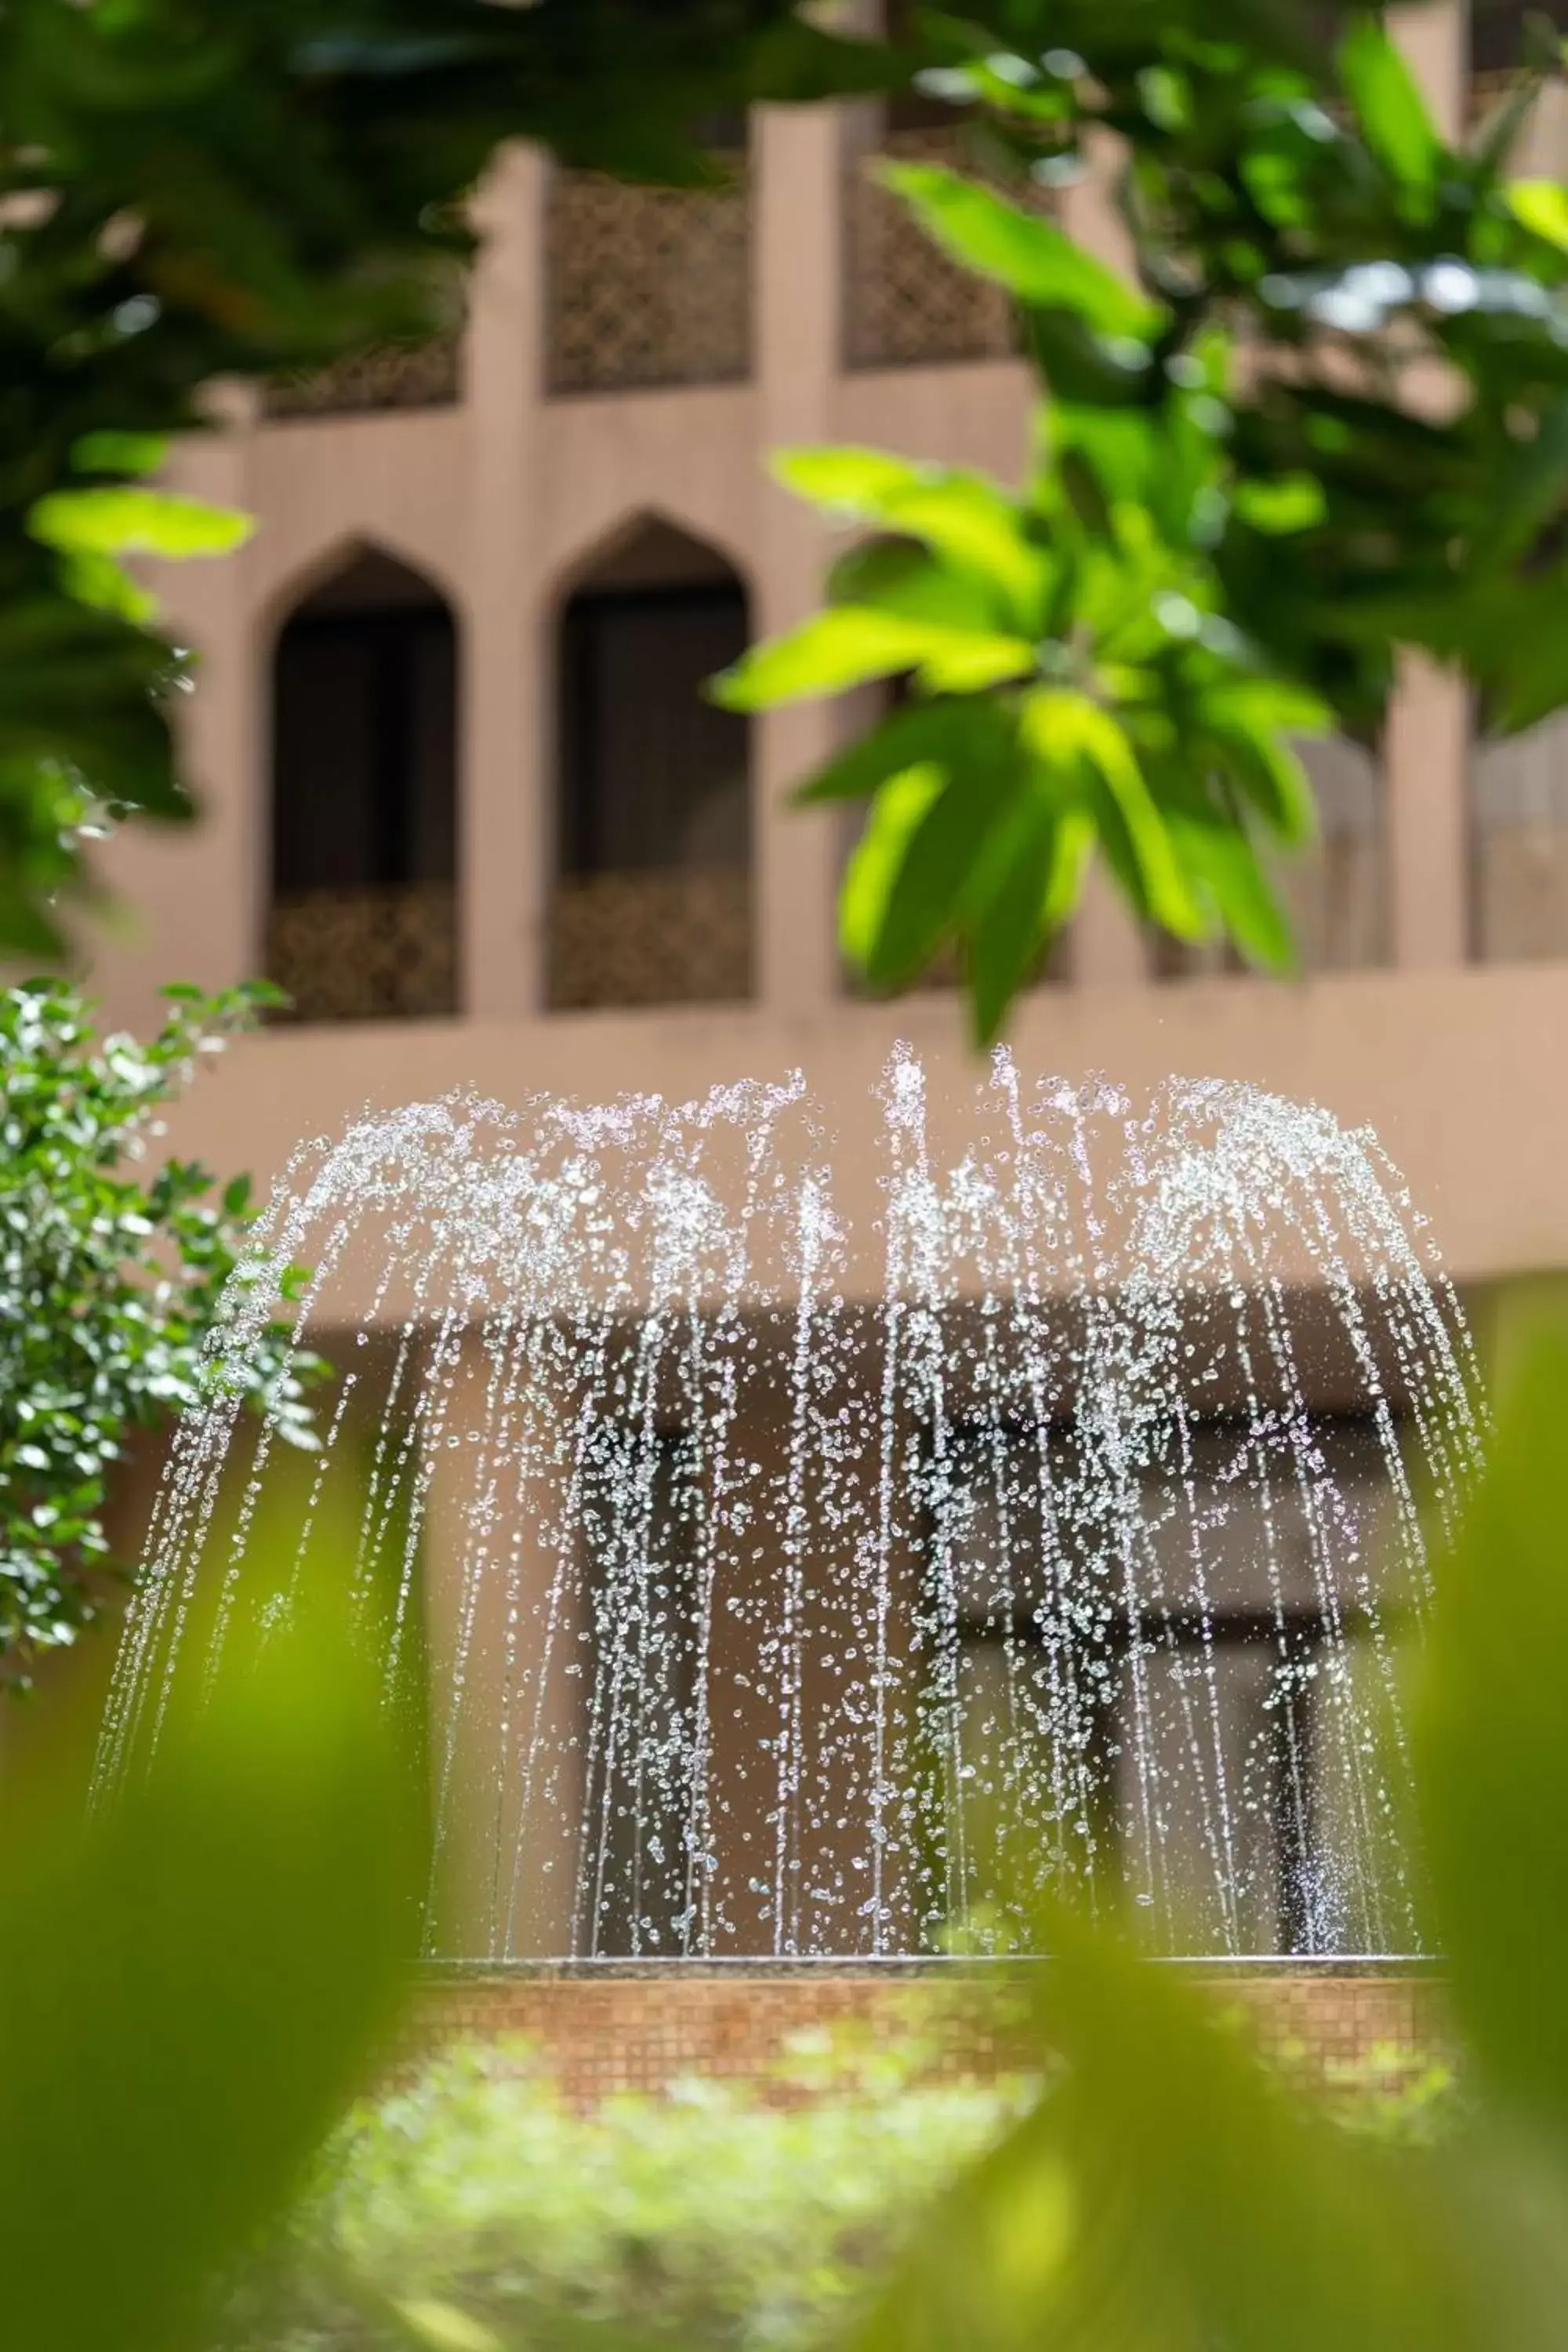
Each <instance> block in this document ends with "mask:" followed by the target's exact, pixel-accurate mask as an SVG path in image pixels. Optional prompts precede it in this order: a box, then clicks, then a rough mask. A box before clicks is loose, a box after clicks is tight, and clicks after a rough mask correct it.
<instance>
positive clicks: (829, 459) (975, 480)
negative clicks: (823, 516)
mask: <svg viewBox="0 0 1568 2352" xmlns="http://www.w3.org/2000/svg"><path fill="white" fill-rule="evenodd" d="M773 470H774V471H775V473H776V474H777V475H778V478H779V479H780V480H781V481H782V482H783V483H784V485H785V486H786V488H789V489H792V490H794V491H795V494H796V495H797V497H800V498H805V499H810V500H811V501H812V502H813V504H814V505H816V506H822V507H826V508H827V509H829V510H830V511H832V512H835V513H837V514H840V515H843V516H846V517H853V518H854V519H855V520H858V521H861V522H868V523H874V524H876V525H878V526H879V527H880V528H881V529H882V530H889V531H894V532H899V533H901V534H903V535H904V536H906V537H908V538H910V539H916V540H919V541H921V542H922V543H923V544H924V545H925V546H927V547H930V548H932V549H935V550H936V551H938V552H939V553H941V554H942V555H945V556H947V557H949V558H951V559H952V561H953V562H957V563H960V564H963V565H965V566H967V567H969V568H970V569H971V570H972V571H973V572H974V574H975V575H976V576H977V577H978V578H980V579H982V580H984V581H986V582H988V583H991V585H992V586H993V587H994V589H995V590H996V592H997V593H998V596H999V598H1000V600H1001V603H1000V606H999V609H998V610H997V611H996V612H995V613H994V614H993V615H992V622H993V625H995V624H996V623H998V622H999V623H1000V624H1001V625H1004V626H1016V627H1023V628H1029V627H1032V626H1033V625H1035V622H1036V619H1037V607H1038V602H1039V591H1040V582H1041V577H1042V572H1043V566H1044V558H1043V556H1042V555H1041V554H1040V552H1039V551H1037V549H1036V548H1034V547H1032V546H1031V545H1030V544H1029V543H1028V541H1027V540H1026V537H1025V536H1024V533H1023V531H1022V530H1021V529H1020V525H1019V515H1018V509H1017V508H1016V505H1015V503H1014V502H1013V501H1012V500H1011V499H1008V497H1007V496H1006V495H1005V492H1004V491H1003V490H1001V489H1000V488H998V486H997V485H996V484H995V483H994V482H992V481H988V480H987V479H986V478H985V477H984V475H980V474H973V473H966V472H963V471H961V470H958V469H955V468H952V467H938V466H916V465H910V464H907V463H905V462H903V461H902V460H900V459H899V458H895V457H884V456H882V455H881V454H880V453H879V452H878V451H875V450H868V449H854V448H831V449H797V450H788V451H785V452H784V454H783V455H782V456H780V457H777V458H775V459H774V461H773Z"/></svg>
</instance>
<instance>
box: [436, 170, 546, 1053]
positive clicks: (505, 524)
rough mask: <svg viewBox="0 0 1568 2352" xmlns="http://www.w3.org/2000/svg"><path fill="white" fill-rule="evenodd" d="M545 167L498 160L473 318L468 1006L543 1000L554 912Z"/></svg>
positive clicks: (485, 208)
mask: <svg viewBox="0 0 1568 2352" xmlns="http://www.w3.org/2000/svg"><path fill="white" fill-rule="evenodd" d="M546 169H547V167H546V163H545V160H544V158H543V157H542V154H540V153H539V152H537V151H536V150H533V149H531V148H521V147H519V148H513V149H511V150H510V151H509V152H507V153H506V154H505V155H503V156H502V158H501V159H500V163H499V164H498V165H497V168H496V170H495V171H494V173H492V175H491V177H490V179H489V183H488V184H487V185H486V187H485V189H484V192H483V194H482V195H481V197H480V199H479V206H478V212H479V221H478V226H479V233H480V235H481V236H483V237H484V239H485V248H484V252H483V255H482V257H481V258H480V261H479V267H478V268H477V270H476V271H475V274H474V278H473V283H472V293H471V301H470V308H469V316H468V346H467V357H466V365H467V383H466V403H467V409H468V445H469V450H470V453H471V454H470V467H471V471H470V480H469V497H470V499H471V502H472V503H471V509H470V520H469V530H470V541H469V546H470V556H469V563H468V604H467V607H466V610H465V612H464V614H463V631H464V638H463V677H464V687H465V691H464V695H463V699H462V715H463V733H462V746H461V776H462V792H461V807H460V824H459V850H458V857H459V873H460V891H461V908H462V923H461V929H462V942H463V1009H464V1011H465V1012H466V1013H468V1016H469V1017H470V1018H472V1019H476V1020H489V1021H501V1020H516V1019H519V1018H521V1017H523V1016H525V1015H526V1014H527V1013H531V1011H532V1010H533V1009H534V1007H535V1006H536V1004H537V1003H539V1000H540V996H541V993H542V990H541V967H542V954H541V942H542V936H543V924H544V918H545V915H546V912H547V894H548V876H549V865H548V859H549V846H550V844H549V827H548V823H547V811H548V799H547V794H546V791H545V785H546V782H547V774H546V766H547V760H548V748H547V747H548V728H547V725H546V714H545V681H546V665H545V658H544V655H545V646H544V629H543V620H542V614H541V613H540V611H539V573H538V566H537V561H536V554H535V548H536V534H535V531H534V528H533V506H534V485H535V480H536V469H537V448H538V441H539V434H540V426H541V423H542V417H541V410H542V401H543V384H544V368H543V348H542V347H543V319H544V301H543V254H544V236H543V227H544V195H545V184H546Z"/></svg>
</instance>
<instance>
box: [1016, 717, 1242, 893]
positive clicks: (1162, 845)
mask: <svg viewBox="0 0 1568 2352" xmlns="http://www.w3.org/2000/svg"><path fill="white" fill-rule="evenodd" d="M1023 733H1024V737H1025V740H1026V743H1027V745H1028V747H1029V749H1030V751H1032V752H1033V753H1034V755H1035V757H1036V758H1037V759H1038V760H1039V761H1041V762H1042V763H1043V764H1045V765H1047V766H1051V765H1054V764H1057V763H1058V762H1069V763H1070V762H1071V761H1074V760H1082V761H1086V762H1087V763H1088V765H1089V767H1090V768H1092V769H1093V770H1094V771H1095V772H1096V773H1097V774H1098V775H1099V776H1100V779H1101V780H1102V782H1104V784H1105V786H1106V789H1107V790H1108V792H1109V793H1110V797H1111V799H1112V801H1113V802H1114V803H1115V805H1116V808H1117V811H1118V813H1119V814H1120V816H1121V822H1122V824H1124V825H1125V827H1126V830H1127V836H1128V840H1129V842H1130V844H1131V850H1132V855H1133V856H1134V857H1135V859H1136V860H1137V864H1138V867H1139V870H1140V873H1141V876H1142V884H1143V888H1144V891H1145V893H1146V896H1147V901H1148V907H1149V911H1150V913H1151V914H1152V917H1153V919H1154V920H1155V921H1156V922H1158V923H1162V924H1163V925H1164V927H1165V928H1166V929H1168V930H1172V931H1174V932H1175V933H1176V935H1177V937H1178V938H1181V939H1197V938H1201V937H1202V935H1203V929H1204V923H1203V917H1202V915H1201V914H1200V912H1199V910H1198V908H1197V907H1196V906H1195V904H1194V900H1193V897H1192V893H1191V891H1190V890H1189V889H1188V887H1187V885H1186V882H1185V880H1184V877H1183V875H1182V871H1181V868H1180V866H1179V865H1178V863H1177V860H1176V856H1175V853H1174V851H1173V847H1172V844H1171V837H1170V835H1169V833H1168V832H1167V830H1166V827H1165V823H1164V820H1163V817H1162V815H1161V814H1160V811H1159V809H1158V808H1157V807H1156V805H1155V803H1154V801H1153V799H1152V795H1151V793H1150V791H1149V787H1148V784H1147V782H1145V780H1144V776H1143V772H1142V769H1141V768H1140V766H1139V764H1138V760H1137V756H1136V754H1135V753H1134V751H1133V750H1132V746H1131V743H1130V742H1129V741H1128V740H1127V736H1126V734H1125V732H1124V731H1123V730H1122V729H1121V727H1120V726H1119V725H1118V723H1117V721H1116V720H1115V719H1114V718H1113V717H1112V716H1111V714H1110V711H1108V710H1107V709H1104V708H1103V706H1102V705H1101V704H1100V703H1097V702H1094V701H1092V700H1091V699H1090V698H1089V696H1088V695H1086V694H1079V693H1074V692H1071V691H1069V690H1068V689H1065V688H1052V687H1042V688H1037V690H1036V691H1035V692H1034V693H1033V694H1031V695H1030V696H1029V697H1028V699H1027V702H1026V707H1025V712H1024V718H1023Z"/></svg>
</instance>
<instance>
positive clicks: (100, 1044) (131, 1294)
mask: <svg viewBox="0 0 1568 2352" xmlns="http://www.w3.org/2000/svg"><path fill="white" fill-rule="evenodd" d="M273 993H274V992H271V991H269V990H268V989H266V988H264V987H261V986H259V985H258V986H253V987H247V988H237V989H228V990H226V991H224V992H222V993H221V994H219V995H216V996H205V995H204V994H203V993H202V992H201V991H200V990H199V989H195V988H184V987H181V988H171V989H168V990H166V991H165V994H166V995H167V997H168V998H169V1001H170V1010H169V1013H168V1017H167V1018H166V1020H165V1021H164V1023H163V1027H162V1028H161V1029H160V1030H159V1032H158V1034H157V1035H156V1036H155V1037H153V1038H152V1039H151V1040H150V1041H149V1042H148V1043H147V1044H145V1045H142V1044H139V1043H138V1042H137V1041H136V1040H135V1039H134V1038H132V1037H128V1036H110V1037H105V1038H103V1039H102V1040H101V1041H100V1039H99V1038H98V1037H97V1036H96V1035H95V1034H94V1031H93V1024H92V1013H91V1007H90V1006H89V1004H88V1003H87V1002H86V1001H85V1000H84V999H83V998H82V997H81V996H79V994H78V993H77V992H76V991H75V990H74V989H73V988H70V987H69V986H68V985H67V984H66V983H65V982H61V981H49V980H40V981H29V982H26V985H24V986H22V987H20V988H12V989H8V990H6V991H5V992H4V993H3V994H0V1096H3V1097H4V1110H3V1113H0V1680H4V1681H5V1682H8V1683H10V1684H12V1685H16V1684H25V1683H26V1681H27V1680H28V1678H29V1676H30V1674H31V1670H32V1666H33V1664H34V1661H35V1659H36V1657H37V1654H38V1653H39V1652H40V1651H46V1650H50V1649H58V1648H59V1647H61V1646H62V1645H64V1644H66V1643H70V1642H73V1641H74V1640H75V1639H76V1637H77V1635H78V1633H79V1632H80V1630H81V1628H82V1627H83V1626H85V1625H87V1624H89V1623H90V1622H91V1621H92V1619H93V1617H94V1616H95V1615H96V1614H97V1612H98V1610H99V1608H100V1602H101V1597H102V1592H103V1589H104V1582H105V1577H106V1574H108V1573H109V1572H110V1571H111V1570H113V1568H114V1567H115V1565H116V1563H115V1562H114V1561H113V1560H112V1559H111V1557H110V1543H109V1538H108V1535H107V1533H106V1530H105V1527H104V1512H105V1507H106V1503H107V1498H108V1486H109V1479H110V1473H111V1471H112V1468H113V1465H114V1464H115V1463H116V1462H117V1461H118V1460H119V1459H120V1457H121V1454H122V1453H123V1452H124V1448H125V1441H126V1438H127V1435H128V1433H129V1432H130V1431H131V1430H132V1429H133V1428H135V1427H137V1426H141V1427H154V1426H156V1425H158V1424H159V1423H164V1422H167V1421H169V1420H172V1419H173V1417H174V1415H175V1414H176V1413H179V1412H184V1410H185V1409H186V1408H188V1407H189V1406H192V1405H194V1404H196V1403H198V1402H201V1400H202V1398H203V1397H204V1396H205V1394H206V1393H207V1392H208V1383H209V1382H210V1380H211V1378H212V1370H211V1366H210V1363H209V1362H208V1361H207V1360H206V1358H205V1344H206V1341H207V1339H208V1338H209V1336H210V1334H211V1333H212V1332H213V1330H214V1329H215V1328H216V1326H217V1324H218V1323H219V1322H220V1321H221V1320H222V1319H223V1318H225V1317H226V1315H227V1314H228V1313H229V1312H231V1311H232V1308H233V1307H234V1304H235V1299H236V1293H235V1292H234V1291H232V1290H229V1291H228V1293H227V1297H226V1295H225V1294H226V1288H227V1286H228V1285H229V1280H230V1277H231V1276H233V1275H234V1274H235V1272H236V1269H237V1266H238V1265H239V1263H240V1260H241V1256H242V1254H243V1251H244V1248H245V1244H246V1239H247V1234H248V1233H249V1230H250V1225H251V1222H252V1213H251V1207H250V1180H249V1178H248V1177H246V1176H238V1177H236V1178H235V1179H234V1180H233V1181H231V1182H230V1183H229V1184H228V1185H227V1186H226V1189H225V1190H224V1192H222V1193H221V1194H220V1195H219V1196H218V1197H217V1198H216V1199H214V1198H213V1194H214V1192H215V1190H216V1181H217V1180H216V1178H215V1177H213V1176H212V1175H211V1174H210V1173H209V1172H208V1171H207V1170H206V1169H205V1168H202V1167H199V1166H198V1165H197V1164H196V1163H195V1161H193V1160H165V1161H164V1162H163V1165H162V1166H158V1165H156V1164H153V1165H151V1166H150V1165H148V1157H149V1151H150V1147H151V1146H152V1145H153V1143H154V1142H155V1140H156V1139H157V1137H158V1136H159V1135H160V1134H161V1133H162V1131H163V1129H162V1125H161V1114H162V1112H163V1109H164V1108H166V1106H167V1105H168V1104H169V1103H170V1102H172V1101H173V1100H174V1098H175V1097H177V1096H178V1095H179V1094H180V1093H181V1092H182V1091H183V1089H184V1087H185V1085H186V1084H187V1083H188V1082H189V1080H190V1078H191V1076H192V1075H193V1073H194V1071H195V1067H196V1066H197V1064H198V1062H199V1061H200V1060H201V1059H202V1058H203V1057H204V1056H205V1055H209V1054H211V1053H214V1052H216V1050H217V1049H218V1047H219V1046H220V1045H222V1043H223V1040H224V1039H225V1037H226V1036H227V1035H228V1034H232V1033H233V1032H234V1031H236V1030H240V1029H245V1028H247V1027H249V1026H250V1025H251V1024H253V1023H254V1021H255V1018H256V1016H257V1013H258V1009H259V1008H260V1006H261V1005H262V1004H263V1003H266V1002H268V1000H269V998H270V996H271V995H272V994H273ZM303 1279H304V1277H303V1276H300V1275H298V1274H296V1275H295V1276H292V1277H291V1278H290V1279H289V1281H288V1282H286V1284H285V1290H286V1292H287V1293H290V1294H292V1295H296V1296H297V1295H298V1290H299V1286H300V1283H301V1282H302V1281H303ZM324 1370H325V1367H324V1366H323V1365H322V1364H321V1362H320V1361H319V1360H318V1359H317V1358H316V1357H314V1356H310V1355H306V1354H304V1353H302V1352H300V1350H299V1349H295V1347H294V1346H293V1344H292V1335H291V1333H290V1331H289V1327H288V1326H287V1325H286V1324H283V1323H273V1324H269V1325H268V1327H267V1328H264V1329H263V1330H262V1331H261V1332H259V1334H258V1338H257V1342H256V1345H255V1347H254V1348H253V1349H251V1350H250V1351H249V1352H248V1354H247V1355H246V1356H245V1358H244V1359H243V1360H240V1361H237V1363H235V1364H234V1365H233V1366H231V1367H228V1368H227V1369H226V1377H230V1378H233V1379H236V1380H237V1381H238V1383H239V1385H240V1387H241V1388H242V1390H243V1391H244V1393H245V1394H246V1396H247V1399H248V1400H249V1401H250V1402H253V1403H254V1404H255V1405H256V1406H257V1407H258V1409H259V1410H260V1411H262V1412H265V1413H267V1414H268V1417H269V1418H270V1420H271V1421H272V1422H273V1423H274V1424H275V1425H276V1427H277V1429H278V1431H279V1434H280V1435H281V1436H283V1437H285V1438H288V1439H289V1440H290V1441H291V1442H292V1443H293V1444H297V1445H304V1446H310V1445H313V1444H315V1438H314V1434H313V1430H312V1418H311V1412H310V1405H309V1403H308V1402H306V1397H305V1390H306V1388H307V1386H308V1385H309V1384H310V1382H311V1381H314V1380H315V1379H317V1378H319V1377H320V1376H321V1373H322V1372H323V1371H324Z"/></svg>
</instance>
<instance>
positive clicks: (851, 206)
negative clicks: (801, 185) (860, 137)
mask: <svg viewBox="0 0 1568 2352" xmlns="http://www.w3.org/2000/svg"><path fill="white" fill-rule="evenodd" d="M889 156H890V157H894V158H896V159H897V160H898V161H899V162H900V163H947V164H951V165H952V166H953V167H954V168H956V169H958V170H961V171H968V172H969V173H972V174H973V172H974V169H975V165H974V158H973V154H972V153H971V152H970V148H969V142H968V139H967V136H966V133H965V131H964V128H963V123H962V122H952V123H932V124H929V125H926V126H924V127H922V128H921V129H920V130H912V131H889V133H888V135H887V136H886V138H884V140H883V141H882V142H881V147H880V150H879V154H878V155H876V156H868V155H859V156H857V157H856V158H855V161H854V163H853V166H852V168H851V171H850V174H849V186H848V189H847V199H846V206H845V227H846V236H847V252H846V255H845V295H844V299H845V315H844V356H845V361H846V363H847V365H848V366H849V367H851V368H884V367H886V368H892V367H921V366H930V365H933V364H936V363H938V362H942V361H949V360H988V359H1005V358H1007V357H1009V356H1010V355H1011V354H1012V353H1013V352H1016V350H1017V348H1018V332H1017V323H1016V314H1015V312H1014V309H1013V305H1012V303H1011V301H1010V300H1009V299H1008V297H1007V295H1006V294H1005V292H1004V291H1003V289H1002V288H1001V287H1000V286H995V285H993V284H992V282H991V281H990V280H989V279H988V278H976V277H975V276H974V275H973V272H972V271H970V270H967V269H963V268H960V267H959V265H958V263H957V262H956V261H950V260H949V259H948V257H947V256H946V255H945V254H944V253H941V252H939V251H938V249H937V247H935V246H934V245H933V244H932V243H931V238H930V237H929V236H927V235H926V233H925V231H924V229H922V228H921V226H920V224H919V223H918V222H917V221H916V219H915V217H914V215H913V214H912V213H911V212H910V208H909V206H908V205H906V204H905V203H904V202H903V201H902V199H901V198H900V197H899V196H896V195H894V194H893V193H892V191H891V189H889V188H884V187H882V186H880V185H879V183H878V182H877V181H876V180H875V179H874V178H873V177H872V176H871V166H872V164H873V163H877V162H879V161H881V160H884V159H886V158H888V157H889ZM1008 193H1009V194H1014V195H1016V194H1017V193H1018V191H1017V190H1016V188H1010V189H1009V190H1008ZM1037 201H1038V203H1039V205H1040V207H1041V209H1042V210H1044V209H1045V208H1046V207H1047V202H1048V199H1047V196H1046V194H1045V192H1044V190H1040V191H1038V192H1037Z"/></svg>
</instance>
